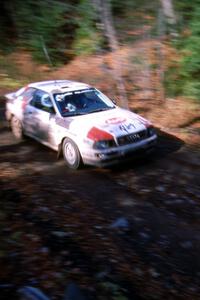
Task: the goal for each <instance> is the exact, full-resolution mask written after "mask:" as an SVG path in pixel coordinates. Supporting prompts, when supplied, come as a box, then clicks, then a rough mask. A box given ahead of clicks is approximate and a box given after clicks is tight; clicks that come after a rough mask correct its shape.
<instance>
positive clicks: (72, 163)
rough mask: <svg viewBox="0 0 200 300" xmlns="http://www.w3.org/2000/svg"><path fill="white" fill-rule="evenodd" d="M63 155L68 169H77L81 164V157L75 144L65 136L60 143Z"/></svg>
mask: <svg viewBox="0 0 200 300" xmlns="http://www.w3.org/2000/svg"><path fill="white" fill-rule="evenodd" d="M62 151H63V157H64V159H65V161H66V164H67V166H68V167H69V168H70V169H74V170H76V169H79V168H80V167H81V165H82V158H81V155H80V152H79V149H78V147H77V146H76V144H75V143H74V142H73V141H72V140H71V139H69V138H65V139H64V141H63V144H62Z"/></svg>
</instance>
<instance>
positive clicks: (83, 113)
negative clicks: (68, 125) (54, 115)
mask: <svg viewBox="0 0 200 300" xmlns="http://www.w3.org/2000/svg"><path fill="white" fill-rule="evenodd" d="M85 114H86V113H85V112H73V113H72V112H71V113H66V114H65V113H64V114H63V117H74V116H81V115H85Z"/></svg>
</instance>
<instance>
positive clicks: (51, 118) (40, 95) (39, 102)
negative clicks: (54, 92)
mask: <svg viewBox="0 0 200 300" xmlns="http://www.w3.org/2000/svg"><path fill="white" fill-rule="evenodd" d="M54 124H55V110H54V107H53V103H52V101H51V99H50V96H49V94H48V93H47V92H45V91H42V90H36V92H35V93H34V95H33V98H32V99H31V101H30V102H29V103H28V105H27V106H26V109H25V111H24V128H25V131H26V133H27V134H28V135H30V136H32V137H34V138H36V139H38V140H40V141H41V142H44V143H48V144H52V143H54V136H53V131H52V128H53V125H54Z"/></svg>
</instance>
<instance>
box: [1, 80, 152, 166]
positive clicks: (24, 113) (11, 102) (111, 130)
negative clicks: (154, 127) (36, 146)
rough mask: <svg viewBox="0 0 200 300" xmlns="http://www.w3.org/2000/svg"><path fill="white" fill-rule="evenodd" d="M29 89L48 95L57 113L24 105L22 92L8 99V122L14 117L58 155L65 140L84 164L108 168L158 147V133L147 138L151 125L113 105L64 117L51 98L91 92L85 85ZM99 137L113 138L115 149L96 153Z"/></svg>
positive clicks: (41, 84) (67, 83) (60, 84)
mask: <svg viewBox="0 0 200 300" xmlns="http://www.w3.org/2000/svg"><path fill="white" fill-rule="evenodd" d="M28 87H29V88H34V89H36V90H37V89H39V90H42V91H44V92H47V93H48V94H49V95H50V97H51V101H52V103H53V104H54V109H55V113H49V112H47V111H43V110H41V109H38V108H36V107H34V106H32V105H31V102H30V101H29V100H27V103H25V105H24V102H23V101H24V100H23V96H22V95H23V92H24V91H25V90H26V88H22V89H20V90H19V91H17V92H16V93H9V94H7V95H6V98H7V103H6V118H7V119H8V120H10V119H11V117H12V115H14V116H16V117H17V118H18V119H19V120H20V121H21V123H22V125H23V130H24V133H25V134H26V135H28V136H30V137H33V138H35V139H36V140H38V141H40V142H41V143H43V144H45V145H47V146H49V147H51V148H52V149H54V150H56V151H59V149H60V145H61V143H62V141H63V139H64V138H66V137H68V138H70V139H71V140H73V141H74V142H75V144H76V145H77V146H78V149H79V151H80V154H81V157H82V160H83V162H84V163H86V164H92V165H102V166H106V165H111V164H113V163H115V162H117V161H119V160H121V158H122V157H123V156H124V155H126V154H128V153H133V152H134V151H136V150H137V149H141V150H144V149H148V148H149V147H151V146H154V145H155V143H156V139H157V135H156V134H155V133H154V134H152V135H150V136H148V127H149V126H151V123H150V122H149V121H147V120H146V119H144V118H142V117H141V116H139V115H137V114H135V113H132V112H131V111H129V110H125V109H122V108H119V107H117V106H114V105H113V108H111V109H109V110H106V111H99V112H92V113H88V114H84V115H77V116H68V117H63V116H62V115H61V114H60V113H59V110H58V108H57V106H56V104H55V100H54V98H53V96H52V95H53V94H54V93H67V92H68V91H76V90H77V91H78V90H83V89H89V88H90V86H88V85H86V84H83V83H78V82H70V81H65V80H62V81H47V82H38V83H33V84H30V85H29V86H28ZM95 134H96V136H95ZM99 135H100V136H102V139H104V137H105V139H106V140H107V139H108V137H110V138H111V139H112V140H114V141H115V145H114V146H111V147H109V148H107V149H95V147H94V143H95V142H96V139H98V138H99ZM120 138H121V139H120ZM123 139H125V140H123ZM130 156H131V155H130Z"/></svg>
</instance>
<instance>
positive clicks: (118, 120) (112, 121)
mask: <svg viewBox="0 0 200 300" xmlns="http://www.w3.org/2000/svg"><path fill="white" fill-rule="evenodd" d="M125 121H126V119H125V118H122V117H115V118H111V119H108V120H106V123H107V124H119V123H123V122H125Z"/></svg>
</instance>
